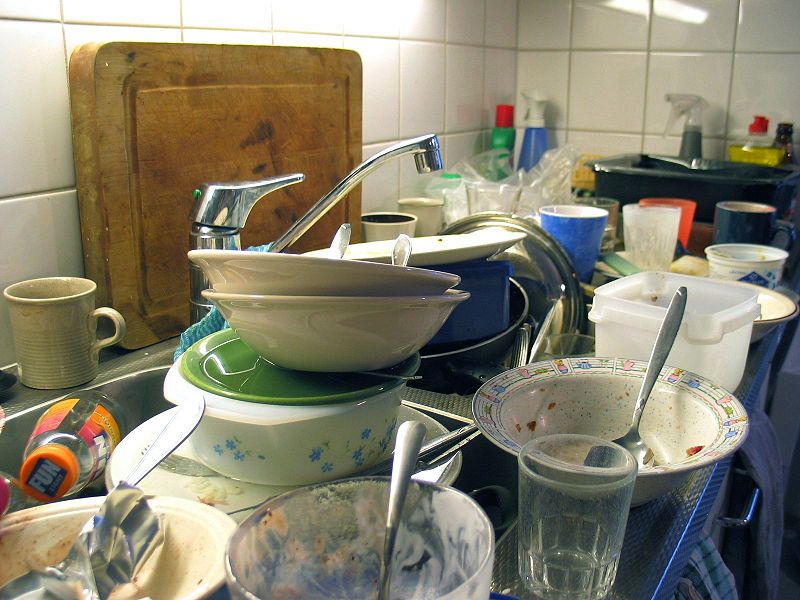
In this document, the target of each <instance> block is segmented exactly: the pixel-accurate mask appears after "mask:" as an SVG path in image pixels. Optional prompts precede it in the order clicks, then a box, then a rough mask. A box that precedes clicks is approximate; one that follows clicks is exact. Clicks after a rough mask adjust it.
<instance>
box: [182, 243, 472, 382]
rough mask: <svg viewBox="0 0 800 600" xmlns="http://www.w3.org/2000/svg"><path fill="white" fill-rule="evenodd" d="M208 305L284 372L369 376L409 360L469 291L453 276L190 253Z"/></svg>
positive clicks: (261, 255)
mask: <svg viewBox="0 0 800 600" xmlns="http://www.w3.org/2000/svg"><path fill="white" fill-rule="evenodd" d="M189 260H190V261H192V263H194V264H195V265H197V266H198V267H199V268H200V269H202V271H203V273H204V274H205V276H206V277H207V278H208V280H209V282H210V283H211V286H212V288H211V289H209V290H205V291H204V292H203V296H204V297H205V298H206V299H208V300H211V301H212V302H213V303H214V304H215V305H216V306H217V308H218V309H219V311H220V312H221V313H222V315H223V316H224V317H225V319H226V320H227V321H228V323H229V324H230V326H231V327H232V328H233V329H234V330H235V331H236V332H237V333H238V334H239V336H240V337H241V339H242V340H243V341H244V342H245V343H246V344H247V345H249V346H250V347H252V348H253V349H254V350H255V351H256V352H257V353H258V354H260V355H261V356H262V357H264V358H265V359H267V360H268V361H270V362H272V363H273V364H275V365H278V366H280V367H284V368H287V369H296V370H301V371H321V372H350V371H371V370H376V369H383V368H387V367H390V366H392V365H395V364H397V363H400V362H402V361H403V360H406V359H407V358H409V357H410V356H412V355H414V354H415V353H416V352H417V351H418V350H419V349H420V348H422V347H423V346H424V345H425V344H426V343H427V342H428V341H429V340H430V339H431V338H433V336H434V335H435V334H436V333H437V332H438V331H439V329H440V328H441V326H442V325H443V324H444V322H445V321H446V320H447V318H448V317H449V316H450V314H451V313H452V312H453V310H454V309H455V307H456V306H457V305H458V304H459V303H461V302H464V301H465V300H467V299H468V298H469V293H468V292H462V291H459V290H454V289H451V288H453V287H454V286H455V285H457V284H458V283H459V281H460V279H459V277H458V276H457V275H453V274H451V273H445V272H441V271H434V270H430V269H422V268H415V267H404V266H398V265H388V264H379V263H373V262H367V261H354V260H342V259H338V258H329V257H327V256H307V255H294V254H282V253H270V252H254V251H237V250H192V251H190V252H189Z"/></svg>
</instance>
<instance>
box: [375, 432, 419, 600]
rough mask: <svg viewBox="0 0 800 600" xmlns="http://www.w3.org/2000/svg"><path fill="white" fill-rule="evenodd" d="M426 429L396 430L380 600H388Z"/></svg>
mask: <svg viewBox="0 0 800 600" xmlns="http://www.w3.org/2000/svg"><path fill="white" fill-rule="evenodd" d="M425 431H426V430H425V425H424V424H422V423H421V422H419V421H406V422H404V423H402V424H401V425H400V427H399V428H398V429H397V441H396V442H395V448H394V463H393V465H392V479H391V481H390V482H389V510H388V513H387V516H386V537H385V538H384V543H383V560H382V561H381V573H380V578H381V581H380V591H379V594H378V598H379V599H380V600H388V598H389V579H390V572H391V563H392V554H394V542H395V539H396V537H397V528H398V527H399V525H400V517H401V515H402V514H403V504H405V501H406V493H407V492H408V485H409V482H410V481H411V474H412V473H413V472H414V467H415V465H416V464H417V456H418V455H419V449H420V447H421V446H422V440H423V439H424V437H425Z"/></svg>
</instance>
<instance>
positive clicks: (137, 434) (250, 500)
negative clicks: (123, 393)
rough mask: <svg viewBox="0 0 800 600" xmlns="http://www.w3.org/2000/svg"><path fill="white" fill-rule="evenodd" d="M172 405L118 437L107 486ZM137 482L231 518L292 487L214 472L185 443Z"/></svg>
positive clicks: (437, 431)
mask: <svg viewBox="0 0 800 600" xmlns="http://www.w3.org/2000/svg"><path fill="white" fill-rule="evenodd" d="M175 410H177V409H176V408H171V409H169V410H167V411H165V412H163V413H160V414H158V415H156V416H155V417H152V418H150V419H148V420H147V421H145V422H144V423H142V424H141V425H139V426H138V427H137V428H136V429H134V430H133V431H131V432H130V433H129V434H128V435H126V436H125V437H124V438H123V439H122V441H120V443H119V445H118V446H117V448H116V449H115V450H114V453H113V454H112V455H111V458H110V460H109V462H108V465H107V466H106V472H105V484H106V487H107V488H108V489H109V490H110V489H111V488H113V487H114V486H115V485H116V484H117V483H119V481H120V480H121V479H122V478H123V477H125V476H126V475H127V474H128V473H129V472H130V470H131V469H132V468H133V466H134V465H135V464H136V463H137V462H138V460H139V459H140V458H141V456H142V454H143V453H144V451H145V450H146V449H147V448H148V447H149V445H150V444H151V443H152V440H153V438H154V437H155V436H156V435H158V433H159V432H160V431H161V430H162V429H163V427H164V425H165V424H166V423H167V421H168V420H169V419H170V417H171V416H172V412H173V411H175ZM397 418H398V424H399V423H402V422H403V421H409V420H412V419H413V420H415V421H422V423H424V424H425V427H426V428H427V433H426V434H425V439H426V440H430V439H433V438H435V437H438V436H440V435H443V434H445V433H447V431H448V430H447V429H446V428H445V427H444V426H443V425H442V424H441V423H439V422H438V421H436V420H435V419H433V418H432V417H429V416H428V415H426V414H423V413H422V412H420V411H418V410H416V409H413V408H410V407H408V406H400V411H399V413H398V417H397ZM462 460H463V459H462V456H461V453H460V452H459V453H457V454H456V455H455V456H453V458H452V459H451V460H450V461H448V462H447V463H446V464H445V465H443V466H442V467H440V468H439V469H437V470H436V471H435V472H434V474H435V476H438V477H437V478H436V479H435V481H437V482H438V483H441V484H443V485H452V483H453V482H454V481H455V480H456V477H458V474H459V472H460V471H461V463H462ZM357 476H358V473H355V474H353V477H357ZM138 487H139V488H141V489H142V490H143V491H144V492H145V493H146V494H151V495H158V496H172V497H176V498H185V499H188V500H196V501H197V502H201V503H203V504H208V505H210V506H213V507H215V508H217V509H219V510H221V511H222V512H224V513H227V514H228V515H230V516H231V517H232V518H233V519H234V520H235V521H237V522H241V521H242V520H243V519H244V518H245V517H247V515H249V514H250V512H251V511H252V510H253V509H255V508H256V507H257V506H259V505H260V504H262V503H263V502H264V501H265V500H267V499H269V498H272V497H274V496H277V495H279V494H282V493H283V492H286V491H289V490H291V489H294V486H275V485H260V484H255V483H248V482H245V481H238V480H235V479H231V478H229V477H225V476H224V475H220V474H219V473H217V472H215V471H213V470H211V469H210V468H209V467H207V466H205V465H204V464H203V463H201V462H200V460H199V459H198V458H197V456H196V455H195V454H194V452H193V451H192V448H191V445H190V444H188V443H186V442H184V443H183V444H182V445H181V446H180V447H179V448H178V449H177V450H176V451H175V452H173V453H172V455H170V456H169V457H167V458H166V459H165V460H164V461H162V463H161V464H160V465H159V466H158V467H156V468H155V469H154V470H153V471H152V472H151V473H150V474H149V475H148V476H147V477H145V478H144V479H143V480H142V481H141V483H140V484H139V486H138Z"/></svg>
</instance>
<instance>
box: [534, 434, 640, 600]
mask: <svg viewBox="0 0 800 600" xmlns="http://www.w3.org/2000/svg"><path fill="white" fill-rule="evenodd" d="M518 462H519V525H518V527H519V529H518V540H519V546H518V554H519V556H518V558H519V574H520V577H521V578H522V581H523V582H524V584H525V586H526V587H527V588H528V589H529V590H531V591H532V592H533V593H534V594H536V595H537V596H539V597H541V598H544V599H546V600H555V599H558V600H593V599H595V598H602V597H604V596H606V595H607V594H608V592H609V590H610V589H611V585H612V584H613V583H614V578H615V577H616V573H617V564H618V562H619V556H620V551H621V549H622V540H623V537H624V534H625V526H626V524H627V521H628V510H629V508H630V503H631V495H632V494H633V484H634V481H635V480H636V473H637V465H636V461H635V460H634V458H633V456H631V454H630V452H628V451H627V450H625V449H624V448H622V447H621V446H618V445H617V444H614V443H612V442H608V441H606V440H602V439H600V438H595V437H593V436H588V435H578V434H555V435H545V436H541V437H538V438H534V439H533V440H531V441H530V442H528V443H527V444H525V445H524V446H523V447H522V448H521V449H520V451H519V460H518Z"/></svg>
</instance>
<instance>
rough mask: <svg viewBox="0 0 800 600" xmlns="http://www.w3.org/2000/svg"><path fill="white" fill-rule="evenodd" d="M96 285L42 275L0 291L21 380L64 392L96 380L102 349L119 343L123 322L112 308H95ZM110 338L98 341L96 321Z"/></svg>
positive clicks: (121, 336) (39, 387)
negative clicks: (107, 327) (106, 325)
mask: <svg viewBox="0 0 800 600" xmlns="http://www.w3.org/2000/svg"><path fill="white" fill-rule="evenodd" d="M96 289H97V285H96V284H95V282H94V281H92V280H90V279H83V278H81V277H45V278H42V279H30V280H28V281H21V282H19V283H15V284H12V285H10V286H8V287H7V288H6V289H5V290H4V291H3V296H5V299H6V302H7V303H8V313H9V316H10V317H11V332H12V334H13V336H14V348H15V350H16V358H17V364H18V370H19V378H20V381H21V382H22V383H23V384H25V385H27V386H28V387H32V388H37V389H59V388H67V387H72V386H76V385H80V384H82V383H86V382H87V381H90V380H92V379H94V377H95V376H96V375H97V362H98V353H99V351H100V348H104V347H105V346H110V345H111V344H115V343H117V342H118V341H120V340H121V339H122V338H123V337H124V335H125V319H123V317H122V315H121V314H119V313H118V312H117V311H116V310H114V309H113V308H108V307H103V308H95V306H94V296H95V290H96ZM99 317H106V318H108V319H109V320H111V322H112V323H113V324H114V334H113V335H111V336H110V337H107V338H103V339H97V319H98V318H99Z"/></svg>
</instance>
